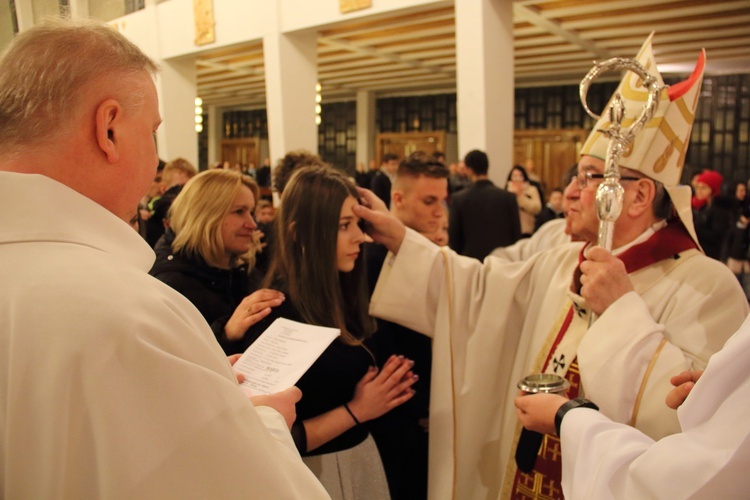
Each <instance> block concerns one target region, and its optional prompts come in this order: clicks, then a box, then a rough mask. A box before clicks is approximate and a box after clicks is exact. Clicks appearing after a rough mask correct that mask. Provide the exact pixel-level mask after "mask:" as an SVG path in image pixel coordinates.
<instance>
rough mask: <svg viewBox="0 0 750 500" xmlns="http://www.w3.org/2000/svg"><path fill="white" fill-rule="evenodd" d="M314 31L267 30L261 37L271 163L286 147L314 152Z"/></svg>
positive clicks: (316, 74) (316, 142)
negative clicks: (288, 32)
mask: <svg viewBox="0 0 750 500" xmlns="http://www.w3.org/2000/svg"><path fill="white" fill-rule="evenodd" d="M317 43H318V42H317V32H314V31H309V32H305V33H290V34H285V33H279V32H276V33H268V34H266V35H264V37H263V57H264V59H265V72H266V112H267V114H268V143H269V149H270V157H271V164H272V165H273V164H275V163H276V161H277V160H278V159H279V158H281V157H283V156H284V155H285V154H286V153H287V152H288V151H290V150H293V149H300V148H304V149H307V150H309V151H311V152H313V153H317V152H318V126H317V125H316V124H315V84H316V83H317V79H318V67H317V59H318V54H317Z"/></svg>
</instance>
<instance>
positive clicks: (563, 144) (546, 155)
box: [513, 129, 588, 195]
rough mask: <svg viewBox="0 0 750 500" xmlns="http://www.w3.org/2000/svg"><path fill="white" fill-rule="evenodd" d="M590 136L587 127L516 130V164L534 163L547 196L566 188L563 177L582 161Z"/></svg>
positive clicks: (514, 143) (514, 160) (535, 170)
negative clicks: (583, 147) (556, 189)
mask: <svg viewBox="0 0 750 500" xmlns="http://www.w3.org/2000/svg"><path fill="white" fill-rule="evenodd" d="M586 137H588V131H586V130H578V129H572V130H541V129H540V130H516V132H515V134H514V141H513V164H514V165H523V166H525V167H527V165H528V162H529V161H531V162H533V165H534V172H535V173H536V175H538V176H539V178H540V179H541V182H542V185H543V187H544V191H545V195H549V192H550V190H551V189H552V188H555V187H562V188H565V186H561V183H562V176H563V175H564V174H565V172H566V171H567V170H568V169H569V168H570V167H571V166H572V165H573V164H575V163H577V162H578V152H579V151H580V150H581V146H582V145H583V141H585V140H586Z"/></svg>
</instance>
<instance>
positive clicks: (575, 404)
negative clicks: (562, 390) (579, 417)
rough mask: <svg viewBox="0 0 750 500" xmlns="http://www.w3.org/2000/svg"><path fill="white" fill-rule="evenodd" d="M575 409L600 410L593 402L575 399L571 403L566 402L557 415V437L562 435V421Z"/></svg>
mask: <svg viewBox="0 0 750 500" xmlns="http://www.w3.org/2000/svg"><path fill="white" fill-rule="evenodd" d="M574 408H591V409H592V410H598V409H599V407H598V406H596V404H595V403H594V402H593V401H589V400H588V399H584V398H575V399H571V400H570V401H566V402H565V403H564V404H563V405H562V406H561V407H560V408H558V409H557V413H555V431H556V432H557V435H558V436H559V435H560V426H561V425H562V419H563V417H564V416H565V414H566V413H568V412H569V411H570V410H572V409H574Z"/></svg>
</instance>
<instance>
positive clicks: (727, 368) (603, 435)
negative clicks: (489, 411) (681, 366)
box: [516, 319, 750, 500]
mask: <svg viewBox="0 0 750 500" xmlns="http://www.w3.org/2000/svg"><path fill="white" fill-rule="evenodd" d="M748 358H750V319H749V320H745V323H743V325H742V326H741V327H740V329H739V330H738V331H737V333H736V334H735V335H734V336H733V337H732V338H730V339H729V340H728V341H727V343H726V345H725V346H724V348H723V349H722V350H721V351H719V352H718V353H716V354H714V355H713V356H712V357H711V359H710V360H709V362H708V366H707V367H706V371H705V372H704V373H703V375H702V376H701V377H700V378H699V380H698V381H697V383H694V382H693V381H692V380H690V379H695V378H696V373H695V372H692V373H691V372H686V373H684V374H681V375H679V376H677V377H675V380H674V383H676V384H680V385H679V386H678V387H677V388H676V389H674V391H673V393H674V394H671V396H672V397H671V398H669V399H671V400H672V404H673V405H674V401H679V400H680V399H681V398H683V399H684V397H685V395H684V390H685V388H687V389H692V390H691V391H690V393H689V395H688V397H687V399H685V402H684V404H682V405H681V406H680V407H679V408H678V410H677V416H678V418H679V421H680V428H681V429H682V432H680V433H678V434H673V435H671V436H668V437H665V438H663V439H660V440H659V441H654V440H653V439H651V438H650V437H649V436H647V435H645V434H643V433H642V432H640V431H639V430H637V429H634V428H632V427H630V426H628V425H623V424H618V423H615V422H612V421H611V420H609V419H608V418H607V417H605V416H604V415H602V414H601V413H599V412H596V411H594V410H590V409H589V410H586V409H583V408H581V409H580V410H579V409H578V408H576V409H575V410H569V411H567V412H566V413H564V415H562V416H561V420H560V425H559V426H560V434H561V441H562V464H563V482H562V488H563V491H564V493H565V496H566V497H568V498H597V499H601V500H605V499H609V498H622V499H630V498H696V499H697V498H740V497H743V496H745V495H746V494H747V491H748V490H750V475H749V474H748V472H747V471H748V470H749V469H750V419H748V418H747V415H748V411H750V363H748V362H747V360H748ZM566 401H567V400H566V399H565V398H563V397H561V396H556V395H551V394H544V395H534V396H527V397H526V396H525V397H520V398H518V399H517V400H516V406H517V407H518V408H519V410H518V413H519V418H520V419H521V422H522V423H523V424H524V425H525V426H527V427H529V428H530V429H533V430H536V431H539V432H554V423H553V422H554V419H555V415H556V413H557V412H558V410H559V409H560V407H561V406H562V405H563V404H564V403H565V402H566Z"/></svg>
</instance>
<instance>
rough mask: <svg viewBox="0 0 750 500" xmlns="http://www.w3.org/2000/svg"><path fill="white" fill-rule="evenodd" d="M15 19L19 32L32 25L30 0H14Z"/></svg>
mask: <svg viewBox="0 0 750 500" xmlns="http://www.w3.org/2000/svg"><path fill="white" fill-rule="evenodd" d="M16 21H17V22H18V32H19V33H20V32H22V31H24V30H27V29H29V28H31V27H32V26H34V9H33V7H32V6H31V0H18V1H17V2H16Z"/></svg>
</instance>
